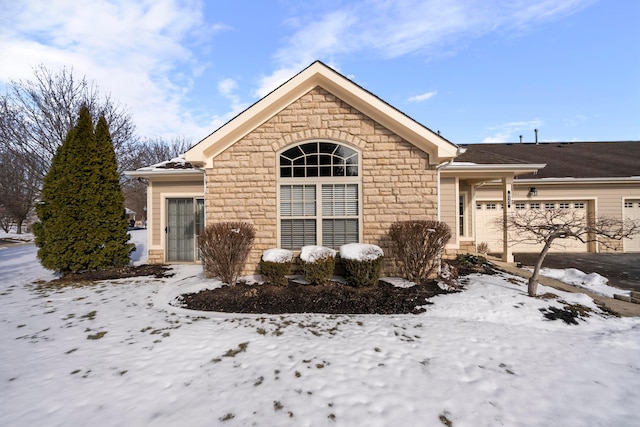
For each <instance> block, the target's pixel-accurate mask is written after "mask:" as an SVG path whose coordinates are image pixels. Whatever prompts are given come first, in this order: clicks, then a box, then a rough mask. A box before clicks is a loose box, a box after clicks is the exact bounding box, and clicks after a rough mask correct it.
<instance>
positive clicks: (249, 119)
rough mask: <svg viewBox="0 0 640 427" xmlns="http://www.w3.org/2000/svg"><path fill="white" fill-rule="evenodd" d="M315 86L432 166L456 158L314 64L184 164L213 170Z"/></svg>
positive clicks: (434, 138) (428, 134)
mask: <svg viewBox="0 0 640 427" xmlns="http://www.w3.org/2000/svg"><path fill="white" fill-rule="evenodd" d="M317 86H320V87H321V88H323V89H325V90H326V91H328V92H330V93H331V94H333V95H335V96H336V97H338V98H339V99H341V100H343V101H344V102H346V103H348V104H349V105H351V106H352V107H354V108H356V109H357V110H359V111H360V112H361V113H363V114H365V115H367V116H368V117H370V118H371V119H373V120H375V121H376V122H378V123H380V124H381V125H383V126H385V127H386V128H387V129H389V130H390V131H392V132H394V133H395V134H396V135H398V136H400V137H402V138H403V139H405V140H406V141H408V142H410V143H411V144H413V145H415V146H416V147H418V148H420V149H421V150H423V151H425V152H426V153H428V154H429V162H430V163H431V164H439V163H442V162H443V161H447V160H450V159H453V158H455V157H456V155H457V148H458V147H457V146H456V145H455V144H453V143H451V142H449V141H447V140H446V139H444V138H442V137H441V136H440V135H438V134H437V133H434V132H433V131H431V130H429V129H428V128H426V127H424V126H423V125H421V124H420V123H418V122H416V121H415V120H413V119H411V118H410V117H408V116H406V115H405V114H403V113H401V112H400V111H398V110H397V109H395V108H393V107H392V106H390V105H389V104H387V103H386V102H384V101H382V100H381V99H380V98H378V97H376V96H375V95H373V94H372V93H370V92H368V91H366V90H365V89H363V88H361V87H360V86H358V85H357V84H355V83H353V82H352V81H351V80H349V79H347V78H346V77H344V76H343V75H341V74H339V73H338V72H336V71H334V70H333V69H331V68H329V67H327V66H326V65H324V64H323V63H322V62H319V61H316V62H314V63H313V64H311V65H310V66H309V67H307V68H306V69H304V70H303V71H301V72H300V73H298V74H297V75H295V76H294V77H293V78H291V79H290V80H289V81H287V82H286V83H284V84H283V85H282V86H280V87H278V88H277V89H275V90H274V91H273V92H271V93H269V94H268V95H267V96H265V97H264V98H262V99H261V100H259V101H258V102H256V103H255V104H253V105H252V106H251V107H249V108H248V109H246V110H245V111H243V112H242V113H240V114H239V115H238V116H236V117H235V118H234V119H232V120H231V121H229V122H228V123H226V124H225V125H223V126H222V127H220V128H219V129H217V130H216V131H215V132H213V133H212V134H211V135H209V136H207V137H206V138H205V139H203V140H202V141H200V142H199V143H198V144H196V145H195V146H194V147H192V148H191V149H190V150H189V151H187V152H186V153H185V155H184V156H185V160H186V161H188V162H192V163H196V164H200V165H205V167H212V166H213V158H215V157H216V156H217V155H219V154H220V153H222V152H223V151H225V150H226V149H227V148H229V147H230V146H232V145H233V144H235V143H236V142H237V141H238V140H240V139H241V138H243V137H244V136H246V135H247V134H249V133H250V132H252V131H253V130H254V129H256V128H257V127H259V126H260V125H262V124H263V123H264V122H266V121H267V120H269V119H270V118H272V117H273V116H275V115H276V114H278V113H279V112H280V111H282V110H283V109H285V108H286V107H287V106H288V105H290V104H291V103H293V102H295V101H296V100H297V99H299V98H300V97H302V96H303V95H304V94H306V93H308V92H309V91H311V90H312V89H314V88H315V87H317Z"/></svg>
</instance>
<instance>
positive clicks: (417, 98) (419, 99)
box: [407, 91, 438, 102]
mask: <svg viewBox="0 0 640 427" xmlns="http://www.w3.org/2000/svg"><path fill="white" fill-rule="evenodd" d="M437 93H438V92H436V91H431V92H426V93H423V94H422V95H416V96H412V97H411V98H409V99H407V101H409V102H422V101H426V100H427V99H431V98H433V97H434V96H436V94H437Z"/></svg>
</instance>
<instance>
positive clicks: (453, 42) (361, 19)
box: [255, 0, 594, 96]
mask: <svg viewBox="0 0 640 427" xmlns="http://www.w3.org/2000/svg"><path fill="white" fill-rule="evenodd" d="M593 1H594V0H565V1H561V2H559V1H557V0H515V1H514V0H493V1H490V0H486V1H482V3H481V4H479V3H478V2H477V1H475V0H398V1H388V0H365V1H361V2H358V3H350V4H348V5H346V6H343V7H341V8H339V9H333V10H331V11H327V12H325V13H318V14H316V15H313V14H310V15H308V16H297V17H292V18H290V19H289V20H288V21H287V22H288V23H290V24H291V25H292V26H293V30H294V31H293V34H292V35H291V36H290V37H289V38H288V39H287V42H286V44H285V45H284V46H283V47H282V48H280V49H279V50H278V51H277V52H276V54H275V55H274V60H275V62H276V67H277V69H276V70H275V71H274V72H273V73H272V74H270V75H267V76H263V77H262V78H261V79H260V81H259V82H258V85H259V87H258V89H256V91H255V94H256V95H258V96H263V95H265V94H266V93H268V92H270V91H271V90H273V89H275V88H276V87H277V86H278V84H281V83H283V82H284V81H286V79H287V78H290V77H291V76H293V75H294V74H295V73H296V72H297V71H300V69H302V68H303V67H304V66H307V65H309V64H310V63H311V62H313V61H314V60H316V59H322V60H328V59H332V58H340V57H347V56H349V55H353V54H354V53H364V54H367V55H373V56H378V57H383V58H395V57H399V56H404V55H410V54H418V55H423V56H430V57H433V56H440V55H448V54H451V53H452V52H455V51H456V50H457V49H459V48H460V46H461V45H464V44H466V43H468V41H469V40H472V39H474V38H478V37H481V36H483V35H485V34H487V33H490V32H494V31H503V32H510V33H514V34H519V33H522V32H523V31H526V30H527V29H528V28H530V27H531V26H533V25H535V24H539V23H542V22H545V21H550V20H553V19H558V18H560V17H563V16H566V15H568V14H571V13H575V12H577V11H579V10H581V9H583V8H584V7H586V6H587V5H588V4H590V3H592V2H593Z"/></svg>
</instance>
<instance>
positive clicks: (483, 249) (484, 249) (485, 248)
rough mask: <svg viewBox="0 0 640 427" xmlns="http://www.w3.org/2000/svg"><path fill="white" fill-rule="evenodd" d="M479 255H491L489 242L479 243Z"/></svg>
mask: <svg viewBox="0 0 640 427" xmlns="http://www.w3.org/2000/svg"><path fill="white" fill-rule="evenodd" d="M478 253H479V254H488V253H489V244H488V243H487V242H480V243H478Z"/></svg>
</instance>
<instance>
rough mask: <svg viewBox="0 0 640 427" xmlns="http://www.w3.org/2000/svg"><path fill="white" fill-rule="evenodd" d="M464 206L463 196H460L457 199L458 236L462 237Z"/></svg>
mask: <svg viewBox="0 0 640 427" xmlns="http://www.w3.org/2000/svg"><path fill="white" fill-rule="evenodd" d="M465 204H466V202H465V195H464V194H461V195H460V196H459V197H458V228H459V230H458V234H459V235H460V236H464V231H465V230H464V229H465V227H464V205H465Z"/></svg>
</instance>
